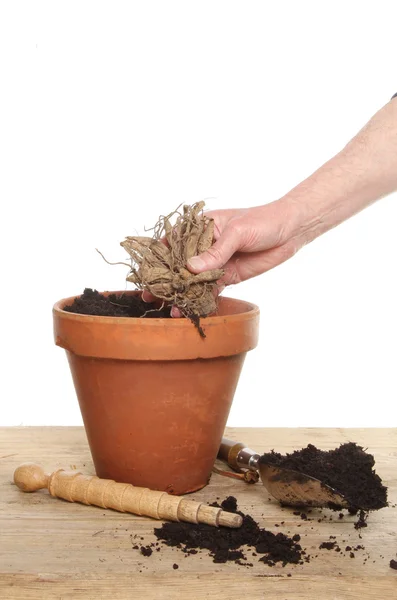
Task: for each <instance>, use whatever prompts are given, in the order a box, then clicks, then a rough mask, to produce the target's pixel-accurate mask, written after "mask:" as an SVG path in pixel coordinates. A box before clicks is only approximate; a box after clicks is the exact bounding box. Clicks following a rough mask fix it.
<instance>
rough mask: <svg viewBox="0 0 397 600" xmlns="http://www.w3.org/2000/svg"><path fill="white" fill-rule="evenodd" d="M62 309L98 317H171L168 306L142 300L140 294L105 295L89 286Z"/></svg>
mask: <svg viewBox="0 0 397 600" xmlns="http://www.w3.org/2000/svg"><path fill="white" fill-rule="evenodd" d="M63 310H66V311H67V312H71V313H77V314H81V315H93V316H99V317H138V318H141V317H143V318H147V319H150V318H152V319H154V318H157V319H158V318H164V319H168V318H170V317H171V314H170V313H171V309H170V307H169V306H164V307H162V308H161V306H160V307H159V304H158V303H148V302H144V301H143V300H142V299H141V297H140V296H132V295H127V294H125V295H123V294H122V295H117V294H109V295H108V296H105V295H104V294H100V293H99V292H97V291H96V290H92V289H90V288H86V289H85V290H84V293H83V294H82V295H81V296H79V297H78V298H75V299H74V301H73V304H71V305H70V306H65V307H64V309H63Z"/></svg>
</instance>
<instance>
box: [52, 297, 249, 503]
mask: <svg viewBox="0 0 397 600" xmlns="http://www.w3.org/2000/svg"><path fill="white" fill-rule="evenodd" d="M116 293H121V292H116ZM127 293H130V294H131V293H132V294H134V293H137V292H127ZM138 293H139V292H138ZM73 300H74V298H66V299H64V300H60V301H59V302H57V303H56V304H55V306H54V309H53V317H54V337H55V343H56V344H57V345H58V346H61V347H62V348H64V349H65V350H66V354H67V357H68V360H69V365H70V369H71V372H72V376H73V381H74V385H75V389H76V393H77V397H78V400H79V404H80V409H81V413H82V417H83V421H84V425H85V430H86V434H87V438H88V442H89V445H90V450H91V454H92V457H93V461H94V465H95V469H96V473H97V475H98V476H99V477H103V478H109V479H114V480H116V481H119V482H128V483H132V484H133V485H136V486H143V487H148V488H151V489H156V490H166V491H167V492H169V493H172V494H184V493H188V492H192V491H194V490H198V489H200V488H202V487H203V486H205V485H206V484H207V483H208V480H209V477H210V474H211V470H212V467H213V464H214V461H215V458H216V455H217V452H218V449H219V446H220V443H221V439H222V435H223V433H224V428H225V425H226V421H227V418H228V415H229V410H230V407H231V403H232V400H233V395H234V392H235V389H236V386H237V382H238V379H239V376H240V372H241V368H242V366H243V362H244V359H245V355H246V352H247V351H248V350H251V349H252V348H254V347H255V346H256V344H257V340H258V325H259V309H258V308H257V307H256V306H255V305H253V304H249V303H248V302H243V301H241V300H234V299H232V298H224V297H221V298H220V302H219V313H218V314H217V315H216V316H213V317H208V318H206V319H202V326H203V329H204V331H205V334H206V338H205V339H203V338H201V337H200V335H199V334H198V331H197V329H196V328H195V327H194V326H193V325H192V323H191V322H190V321H188V320H187V319H160V318H158V319H142V318H141V319H138V318H128V317H98V316H87V315H81V314H74V313H70V312H67V311H64V310H62V309H63V307H64V306H66V305H70V304H72V302H73Z"/></svg>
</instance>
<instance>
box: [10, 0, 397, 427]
mask: <svg viewBox="0 0 397 600" xmlns="http://www.w3.org/2000/svg"><path fill="white" fill-rule="evenodd" d="M393 8H394V9H395V2H393V1H390V2H386V1H380V0H378V2H376V3H374V2H363V1H357V2H354V1H350V2H346V1H343V2H342V1H339V2H338V1H335V0H333V1H332V2H331V1H327V2H325V1H323V2H318V1H304V0H303V1H302V0H301V1H300V2H296V1H290V2H287V1H285V0H284V1H283V0H278V1H277V2H272V3H270V2H265V1H264V0H263V1H260V2H256V1H250V0H246V1H245V2H235V1H232V0H228V1H225V2H223V1H216V0H211V1H205V0H200V1H199V2H195V1H189V0H183V1H180V2H176V1H172V0H167V1H160V2H155V1H150V0H146V1H130V2H121V1H118V2H115V1H109V2H99V1H95V2H84V1H81V0H80V1H78V2H73V1H70V0H69V1H68V2H59V1H58V2H57V1H51V2H35V1H30V2H26V3H22V2H17V1H10V2H7V1H3V2H2V3H1V5H0V46H1V48H0V50H1V55H0V61H1V67H0V68H1V72H0V77H1V79H0V86H1V90H0V127H1V133H0V152H1V156H0V161H1V162H0V169H1V174H0V194H1V196H0V201H1V221H0V224H1V236H0V244H1V247H0V257H1V284H2V289H1V306H0V310H1V312H0V315H1V329H0V344H1V346H0V347H1V353H2V363H1V378H0V385H1V388H0V425H19V424H23V425H39V424H41V425H52V424H54V425H55V424H60V425H73V424H80V423H81V418H80V413H79V408H78V403H77V400H76V397H75V393H74V389H73V385H72V381H71V377H70V374H69V369H68V365H67V361H66V357H65V355H64V352H63V351H62V350H61V349H59V348H57V347H55V345H54V343H53V338H52V315H51V308H52V305H53V303H54V302H55V301H57V300H58V299H60V298H63V297H65V296H71V295H74V294H78V293H81V292H82V291H83V289H84V287H94V288H97V289H99V290H105V289H124V287H125V283H124V278H125V275H126V269H125V268H123V267H120V266H109V265H107V264H106V263H105V262H104V261H103V260H102V259H101V257H100V256H99V255H98V254H97V253H96V251H95V248H99V249H100V250H101V251H102V252H104V253H105V255H106V256H107V257H108V258H109V259H110V260H123V259H124V258H125V255H124V252H123V251H122V249H121V248H120V246H119V242H120V241H121V240H122V239H124V237H125V236H126V235H131V234H136V233H143V229H144V227H145V226H147V227H150V226H152V225H153V224H154V223H155V221H156V220H157V217H158V215H159V214H161V213H168V212H170V211H172V210H173V209H174V208H176V207H177V206H178V205H179V204H180V203H182V202H185V203H193V202H196V201H198V200H200V199H203V198H207V208H227V207H240V206H250V205H257V204H261V203H265V202H269V201H271V200H273V199H276V198H279V197H280V196H282V195H283V194H285V193H286V192H287V191H288V190H289V189H291V188H292V187H293V186H294V185H296V184H297V183H298V182H299V181H301V180H302V179H304V178H305V177H306V176H308V175H309V174H310V173H311V172H313V170H315V169H316V168H317V167H319V166H320V165H321V164H322V163H323V162H325V161H326V160H327V159H328V158H330V157H331V156H332V155H333V154H335V153H336V152H337V151H339V150H340V148H341V147H342V146H343V145H344V144H345V143H346V142H347V141H348V140H349V139H350V138H351V137H352V136H353V135H354V134H355V133H356V132H357V131H358V130H359V129H360V128H361V127H362V126H363V125H364V124H365V122H366V121H367V120H368V119H369V118H370V117H371V116H372V114H373V113H375V112H376V111H377V110H378V109H379V108H380V107H381V106H382V105H383V104H385V103H386V102H387V101H388V100H389V98H390V96H391V95H392V94H393V93H394V92H396V91H397V77H396V52H397V50H396V28H395V18H394V16H393V14H394V12H393V11H392V9H393ZM396 200H397V198H396V197H395V195H394V196H390V197H389V198H386V199H384V200H382V201H381V202H379V203H378V204H376V205H375V206H373V207H371V208H369V209H367V210H366V211H364V212H363V213H361V214H360V215H358V216H356V217H354V218H353V219H352V220H350V221H348V222H347V223H344V224H342V225H341V226H339V227H338V228H337V229H335V230H333V231H332V232H329V233H327V234H326V235H324V236H323V237H322V238H321V239H319V240H317V241H315V242H313V243H312V244H311V245H310V246H308V247H306V248H305V249H304V250H302V251H301V252H300V253H299V254H298V255H297V256H296V257H294V258H293V259H291V260H290V261H289V262H287V263H286V264H284V265H282V266H280V267H278V268H277V269H275V270H273V271H271V272H269V273H268V274H266V275H263V276H261V277H259V278H256V279H253V280H251V281H250V282H247V283H244V284H240V285H238V286H236V287H234V288H232V289H230V291H229V295H233V296H235V297H238V298H242V299H246V300H249V301H252V302H254V303H256V304H258V305H259V306H260V309H261V331H260V344H259V346H258V348H257V349H256V350H255V351H253V352H251V353H250V354H249V356H248V357H247V360H246V364H245V370H244V372H243V374H242V377H241V380H240V384H239V387H238V390H237V393H236V396H235V400H234V405H233V408H232V412H231V414H230V418H229V425H233V426H291V427H295V426H341V427H342V426H343V427H344V426H395V425H396V408H395V406H396V402H395V399H396V392H397V377H396V361H397V349H396V334H397V318H396V306H397V293H396V284H395V279H396V235H395V229H396V223H397V206H396Z"/></svg>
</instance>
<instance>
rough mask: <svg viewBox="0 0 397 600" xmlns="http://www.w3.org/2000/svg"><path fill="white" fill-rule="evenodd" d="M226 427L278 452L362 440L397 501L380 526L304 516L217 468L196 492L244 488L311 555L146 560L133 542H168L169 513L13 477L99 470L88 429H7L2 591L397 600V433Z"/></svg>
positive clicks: (2, 471)
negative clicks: (32, 487) (31, 487)
mask: <svg viewBox="0 0 397 600" xmlns="http://www.w3.org/2000/svg"><path fill="white" fill-rule="evenodd" d="M226 435H227V437H230V438H231V439H234V440H236V441H237V440H238V441H243V442H245V443H246V444H247V445H248V446H250V447H251V448H253V449H254V450H256V451H258V452H260V453H262V452H264V451H268V450H270V449H273V448H274V449H275V450H277V451H280V452H282V453H284V452H291V451H292V450H294V449H300V448H302V447H304V446H306V445H307V444H308V443H314V444H315V445H317V447H319V448H321V449H324V450H326V449H330V448H334V447H336V446H337V445H339V443H343V442H346V441H355V442H357V443H359V444H360V445H362V446H364V447H365V448H368V451H369V452H371V453H372V454H374V456H375V460H376V468H377V472H378V473H379V475H380V476H381V477H382V479H383V481H384V483H385V485H387V486H388V487H389V502H390V506H389V507H388V508H385V509H383V510H380V511H378V512H377V513H374V514H371V515H370V517H369V520H368V527H367V528H365V529H362V530H360V531H357V530H356V529H355V528H354V522H355V520H356V518H355V517H353V516H350V515H347V516H345V517H344V518H343V519H339V518H338V513H332V512H331V511H328V510H325V511H323V512H322V513H320V512H319V511H317V510H313V511H312V512H311V513H309V514H308V517H309V519H308V520H302V519H301V517H300V516H299V515H294V514H293V512H294V511H293V510H292V509H286V508H285V509H283V508H281V507H280V506H279V504H278V503H277V502H276V501H269V495H268V494H267V493H266V491H265V490H264V489H263V487H262V484H260V483H258V484H256V485H247V484H245V483H243V482H240V481H236V480H233V479H229V478H227V477H223V476H221V475H218V474H213V475H212V478H211V481H210V483H209V485H208V486H207V487H206V488H205V489H203V490H200V491H199V492H196V493H194V494H192V495H191V496H189V497H190V498H192V499H194V500H200V501H205V502H213V501H215V500H216V499H217V498H220V499H221V500H222V499H224V498H226V497H227V496H229V495H233V496H235V497H236V498H237V500H238V505H239V508H240V510H242V511H243V512H245V513H248V514H250V515H251V516H252V517H253V518H254V519H255V520H257V521H258V523H259V525H260V526H261V527H266V528H267V529H269V530H270V531H273V532H279V531H282V532H284V533H288V532H289V535H293V534H295V533H299V534H300V535H301V545H302V547H303V548H305V549H306V551H307V553H308V554H310V555H311V556H312V558H311V561H310V562H309V563H304V564H303V565H292V566H288V565H287V566H286V567H282V566H281V565H276V566H274V567H269V566H268V565H265V564H263V563H260V562H257V559H256V562H254V563H253V564H254V566H253V567H251V568H249V567H246V566H239V565H237V564H235V563H231V562H230V563H226V564H216V563H214V562H213V560H212V558H211V557H210V556H209V555H208V553H206V552H205V551H201V552H200V554H197V555H193V556H188V557H185V555H184V554H183V553H182V552H181V551H180V550H178V549H177V548H169V547H166V546H162V548H161V551H160V552H154V553H153V554H152V555H151V556H150V557H144V556H142V554H141V553H140V551H139V550H134V549H133V545H134V544H135V543H136V541H134V536H136V535H137V536H139V537H143V538H144V542H142V543H145V544H146V543H147V544H149V543H151V542H153V541H157V540H156V538H155V536H154V534H153V528H154V527H156V526H159V521H154V520H151V519H147V518H143V517H138V516H134V515H130V514H121V513H117V512H115V511H111V510H103V509H101V508H96V507H87V506H84V505H82V504H71V503H68V502H65V501H62V500H59V499H54V498H52V497H50V496H49V494H48V493H47V492H46V491H40V492H36V493H33V494H24V493H22V492H20V491H19V490H18V489H17V488H16V487H15V485H14V484H13V483H12V477H13V472H14V470H15V468H16V467H17V466H18V465H19V464H21V463H23V462H26V461H33V462H37V463H39V464H41V465H42V466H43V467H44V468H45V469H46V470H48V471H53V470H55V469H56V468H60V467H64V468H77V469H78V470H81V471H83V472H84V473H87V474H94V469H93V465H92V461H91V455H90V452H89V449H88V444H87V440H86V436H85V432H84V429H83V428H82V427H9V428H0V598H2V599H3V598H4V600H13V599H21V600H22V599H23V600H46V599H47V598H51V599H52V600H53V599H55V598H59V599H62V600H72V599H73V600H79V599H81V598H85V599H86V598H92V599H95V600H98V599H100V598H106V599H109V600H118V599H125V598H145V600H150V599H152V598H153V599H154V598H156V599H161V600H171V599H172V600H173V599H174V598H176V597H178V596H179V595H181V597H189V598H191V599H192V600H195V599H201V598H224V599H226V600H241V599H242V598H243V597H247V598H249V599H250V600H257V599H258V600H259V599H265V598H266V599H270V600H273V599H274V600H286V599H290V598H293V599H294V600H308V599H310V598H316V599H317V598H318V599H320V598H321V600H331V599H332V600H339V599H340V600H342V599H343V600H355V599H360V600H363V599H373V600H375V599H376V600H379V599H382V598H384V599H385V600H386V599H389V598H390V599H394V598H397V571H395V570H393V569H391V568H390V566H389V563H390V560H391V559H395V560H396V559H397V533H396V532H397V429H303V428H302V429H277V428H273V429H262V428H261V429H259V428H244V429H243V428H241V429H237V428H229V429H228V430H227V431H226ZM218 466H220V465H218ZM331 516H332V520H331V519H330V517H331ZM324 517H325V518H324ZM319 518H324V520H323V521H322V522H318V519H319ZM281 522H283V524H282V525H281ZM276 524H278V525H279V527H276ZM330 536H336V542H337V543H338V544H339V545H340V548H341V549H342V552H339V553H338V552H336V551H334V550H325V549H322V550H320V549H319V546H320V544H321V543H322V542H324V541H329V539H330ZM360 536H361V537H360ZM358 544H360V545H362V546H364V548H365V549H364V550H359V551H357V552H355V557H354V558H350V556H349V552H346V551H345V547H346V546H352V547H355V546H357V545H358ZM248 556H250V554H249V553H248ZM258 558H259V557H258ZM174 563H176V564H178V565H179V568H178V569H177V570H176V569H173V564H174ZM289 574H290V576H288V575H289Z"/></svg>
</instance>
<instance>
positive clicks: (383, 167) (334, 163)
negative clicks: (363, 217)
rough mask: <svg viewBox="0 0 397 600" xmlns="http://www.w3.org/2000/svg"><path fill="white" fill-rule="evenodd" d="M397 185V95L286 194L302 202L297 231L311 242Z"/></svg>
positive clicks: (297, 203)
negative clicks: (351, 137) (341, 147)
mask: <svg viewBox="0 0 397 600" xmlns="http://www.w3.org/2000/svg"><path fill="white" fill-rule="evenodd" d="M396 190H397V98H395V99H394V100H391V101H390V102H389V103H388V104H386V106H384V107H383V108H382V109H381V110H380V111H379V112H378V113H376V115H374V117H373V118H372V119H371V120H370V121H369V123H367V125H366V126H365V127H364V128H363V129H362V130H361V131H360V132H359V133H358V134H357V135H356V136H355V137H354V138H353V139H352V140H351V141H350V142H349V143H348V144H347V146H346V147H345V148H344V149H343V150H342V151H341V152H339V153H338V154H337V155H336V156H334V157H333V158H332V159H331V160H329V161H328V162H327V163H325V164H324V165H323V166H322V167H320V168H319V169H318V170H317V171H316V172H315V173H313V175H311V176H310V177H308V179H306V180H305V181H303V182H302V183H300V184H299V185H298V186H297V187H296V188H294V189H293V190H291V192H289V193H288V194H287V195H286V196H285V197H284V200H285V201H286V202H287V203H291V204H293V205H295V206H296V208H297V215H298V216H297V220H296V231H295V232H294V236H295V237H299V238H301V239H302V240H303V243H307V242H310V241H311V240H313V239H314V238H316V237H318V236H319V235H321V234H322V233H324V232H326V231H328V230H329V229H332V228H333V227H335V226H336V225H338V224H339V223H341V222H342V221H345V220H346V219H348V218H349V217H351V216H353V215H354V214H356V213H357V212H359V211H361V210H362V209H364V208H365V207H367V206H369V205H370V204H372V203H373V202H375V201H376V200H379V199H380V198H382V197H384V196H386V195H388V194H391V193H392V192H394V191H396Z"/></svg>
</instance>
